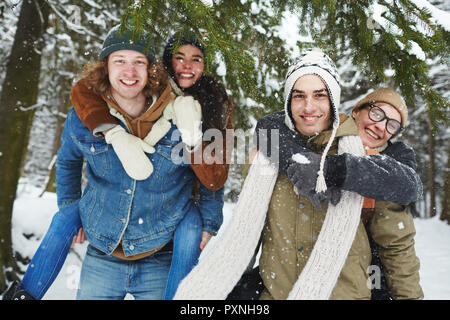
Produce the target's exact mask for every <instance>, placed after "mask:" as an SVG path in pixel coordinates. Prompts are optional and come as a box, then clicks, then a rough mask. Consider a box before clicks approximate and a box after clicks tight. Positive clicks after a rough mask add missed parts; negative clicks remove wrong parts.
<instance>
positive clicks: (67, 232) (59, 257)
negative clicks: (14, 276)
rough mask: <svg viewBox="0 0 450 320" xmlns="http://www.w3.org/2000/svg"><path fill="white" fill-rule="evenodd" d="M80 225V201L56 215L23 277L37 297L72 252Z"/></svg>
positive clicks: (26, 285)
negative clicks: (73, 242) (70, 251)
mask: <svg viewBox="0 0 450 320" xmlns="http://www.w3.org/2000/svg"><path fill="white" fill-rule="evenodd" d="M80 227H81V220H80V215H79V212H78V201H76V202H74V203H73V204H71V205H69V206H67V207H65V208H63V209H61V210H60V211H59V212H57V213H56V214H55V215H54V216H53V219H52V223H51V224H50V227H49V229H48V231H47V233H46V234H45V237H44V239H42V242H41V244H40V246H39V248H38V250H37V251H36V253H35V254H34V256H33V259H32V260H31V262H30V264H29V265H28V268H27V271H26V272H25V275H24V276H23V279H22V284H21V286H22V288H23V289H25V290H26V291H27V292H28V293H29V294H30V295H31V296H33V297H34V298H35V299H42V297H43V296H44V294H45V293H46V292H47V290H48V288H49V287H50V286H51V284H52V283H53V281H54V280H55V279H56V276H57V275H58V273H59V271H60V270H61V268H62V266H63V264H64V261H65V260H66V257H67V254H68V253H69V249H70V245H71V244H72V240H73V237H74V236H75V235H76V234H77V233H78V229H79V228H80Z"/></svg>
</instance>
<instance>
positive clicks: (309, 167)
mask: <svg viewBox="0 0 450 320" xmlns="http://www.w3.org/2000/svg"><path fill="white" fill-rule="evenodd" d="M302 156H303V157H305V158H306V159H307V160H308V161H302V162H297V161H294V160H289V162H290V164H289V166H288V168H287V176H288V178H289V180H291V182H292V184H293V185H294V187H295V188H296V189H297V190H298V193H299V195H300V196H303V197H307V198H309V200H310V201H311V204H312V205H313V206H314V208H316V209H317V210H321V209H322V206H321V202H331V203H332V204H333V205H336V204H337V203H338V202H339V200H340V199H341V190H340V189H338V188H337V187H328V188H327V190H326V191H325V192H321V193H316V182H317V173H318V172H319V167H320V158H321V157H320V155H318V154H315V153H313V152H305V153H304V154H302Z"/></svg>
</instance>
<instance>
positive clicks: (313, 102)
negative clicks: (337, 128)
mask: <svg viewBox="0 0 450 320" xmlns="http://www.w3.org/2000/svg"><path fill="white" fill-rule="evenodd" d="M330 105H331V104H330V98H329V96H328V90H327V87H326V86H325V84H324V82H323V81H322V79H320V78H319V77H318V76H316V75H312V74H307V75H304V76H302V77H300V78H298V79H297V81H296V82H295V84H294V87H293V88H292V92H291V111H292V118H293V119H294V122H295V127H296V128H297V130H298V131H299V132H300V133H301V134H303V135H306V136H312V135H314V134H317V133H320V132H322V131H324V130H326V129H328V128H329V127H330V125H331V117H330Z"/></svg>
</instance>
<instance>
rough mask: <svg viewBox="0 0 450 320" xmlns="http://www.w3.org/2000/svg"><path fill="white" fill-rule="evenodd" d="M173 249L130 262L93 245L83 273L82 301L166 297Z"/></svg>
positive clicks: (88, 252)
mask: <svg viewBox="0 0 450 320" xmlns="http://www.w3.org/2000/svg"><path fill="white" fill-rule="evenodd" d="M171 258H172V252H171V251H159V252H156V253H154V254H152V255H151V256H148V257H146V258H143V259H139V260H134V261H127V260H123V259H119V258H117V257H114V256H111V255H107V254H105V253H103V252H102V251H100V250H98V249H95V248H94V247H93V246H91V245H89V246H88V250H87V253H86V257H85V258H84V261H83V267H82V269H81V276H80V288H79V290H78V294H77V299H78V300H122V299H123V298H124V297H125V295H126V294H127V293H130V294H132V295H133V297H134V298H135V299H136V300H158V299H162V297H163V295H164V289H165V287H166V283H167V277H168V274H169V268H170V261H171Z"/></svg>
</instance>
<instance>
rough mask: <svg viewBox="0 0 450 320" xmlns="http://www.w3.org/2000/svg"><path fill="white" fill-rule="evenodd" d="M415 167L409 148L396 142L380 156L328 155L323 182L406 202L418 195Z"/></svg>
mask: <svg viewBox="0 0 450 320" xmlns="http://www.w3.org/2000/svg"><path fill="white" fill-rule="evenodd" d="M329 160H330V161H329ZM416 167H417V164H416V159H415V154H414V151H413V149H412V148H411V147H409V146H408V145H406V144H404V143H402V142H396V143H394V144H391V145H390V146H389V147H388V148H387V149H386V150H384V152H383V153H382V154H380V155H368V156H364V157H357V156H353V155H350V154H347V153H345V154H343V155H341V156H333V155H329V156H327V166H326V169H325V171H326V178H327V184H328V183H330V184H331V185H335V186H337V187H341V188H342V189H343V190H347V191H353V192H356V193H358V194H360V195H362V196H364V197H368V198H373V199H376V200H381V201H390V202H395V203H398V204H401V205H408V204H410V203H411V202H414V201H416V200H417V199H418V198H419V197H420V196H421V195H422V182H421V180H420V177H419V175H418V173H417V172H416V171H415V169H416Z"/></svg>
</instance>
